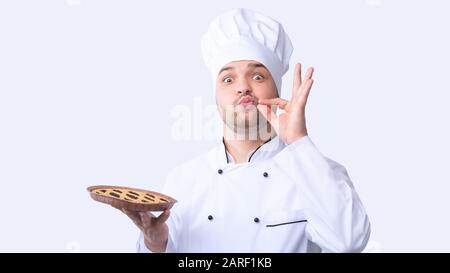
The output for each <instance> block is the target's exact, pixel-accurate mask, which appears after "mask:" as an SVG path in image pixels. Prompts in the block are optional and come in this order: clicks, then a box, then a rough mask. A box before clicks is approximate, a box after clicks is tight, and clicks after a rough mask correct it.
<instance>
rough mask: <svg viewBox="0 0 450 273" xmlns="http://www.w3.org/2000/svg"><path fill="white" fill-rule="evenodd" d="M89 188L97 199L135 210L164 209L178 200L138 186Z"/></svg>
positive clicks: (93, 197)
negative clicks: (137, 187)
mask: <svg viewBox="0 0 450 273" xmlns="http://www.w3.org/2000/svg"><path fill="white" fill-rule="evenodd" d="M87 190H88V191H89V193H90V195H91V197H92V199H94V200H95V201H98V202H102V203H106V204H109V205H112V206H114V207H119V208H125V209H129V210H133V211H163V210H165V209H170V208H171V207H172V206H173V205H174V204H175V203H176V202H177V200H175V199H173V198H172V197H170V196H167V195H164V194H161V193H158V192H154V191H147V190H142V189H136V188H128V187H117V186H103V185H99V186H92V187H89V188H87Z"/></svg>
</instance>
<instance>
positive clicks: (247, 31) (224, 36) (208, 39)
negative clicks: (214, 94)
mask: <svg viewBox="0 0 450 273" xmlns="http://www.w3.org/2000/svg"><path fill="white" fill-rule="evenodd" d="M201 48H202V54H203V60H204V61H205V64H206V66H207V67H208V68H209V70H210V72H211V76H212V80H213V90H215V87H216V81H217V77H218V74H219V71H220V69H221V68H222V67H223V66H225V65H226V64H227V63H229V62H232V61H239V60H254V61H257V62H260V63H262V64H263V65H264V66H265V67H266V68H267V69H268V70H269V72H270V73H271V75H272V78H273V79H274V81H275V84H276V86H277V91H278V95H280V93H281V78H282V77H283V75H284V74H285V73H286V71H287V70H288V69H289V59H290V58H291V54H292V50H293V48H292V43H291V40H290V39H289V36H288V35H287V34H286V33H285V32H284V29H283V26H282V25H281V24H280V23H279V22H277V21H275V20H274V19H272V18H270V17H268V16H265V15H262V14H260V13H257V12H255V11H252V10H249V9H244V8H238V9H233V10H231V11H229V12H226V13H224V14H222V15H220V16H218V17H217V18H216V19H214V20H213V21H212V22H211V24H210V25H209V28H208V30H207V32H206V33H205V34H204V35H203V37H202V40H201Z"/></svg>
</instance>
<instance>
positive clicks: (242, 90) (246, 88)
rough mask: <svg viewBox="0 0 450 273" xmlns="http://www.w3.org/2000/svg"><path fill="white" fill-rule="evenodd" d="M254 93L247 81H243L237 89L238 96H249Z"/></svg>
mask: <svg viewBox="0 0 450 273" xmlns="http://www.w3.org/2000/svg"><path fill="white" fill-rule="evenodd" d="M251 92H252V89H251V87H250V85H249V84H248V83H247V82H246V81H242V82H240V83H239V85H238V86H237V88H236V94H237V95H240V96H244V95H248V94H250V93H251Z"/></svg>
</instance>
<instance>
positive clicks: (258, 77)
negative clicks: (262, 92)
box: [253, 74, 264, 81]
mask: <svg viewBox="0 0 450 273" xmlns="http://www.w3.org/2000/svg"><path fill="white" fill-rule="evenodd" d="M253 79H254V80H257V81H260V80H263V79H264V77H263V76H261V75H259V74H256V75H254V76H253Z"/></svg>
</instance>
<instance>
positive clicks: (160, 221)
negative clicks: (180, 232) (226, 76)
mask: <svg viewBox="0 0 450 273" xmlns="http://www.w3.org/2000/svg"><path fill="white" fill-rule="evenodd" d="M169 216H170V210H168V209H166V210H165V211H164V212H163V213H161V215H159V216H158V218H156V219H155V221H156V222H157V223H158V224H163V223H165V222H166V221H167V219H169Z"/></svg>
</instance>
